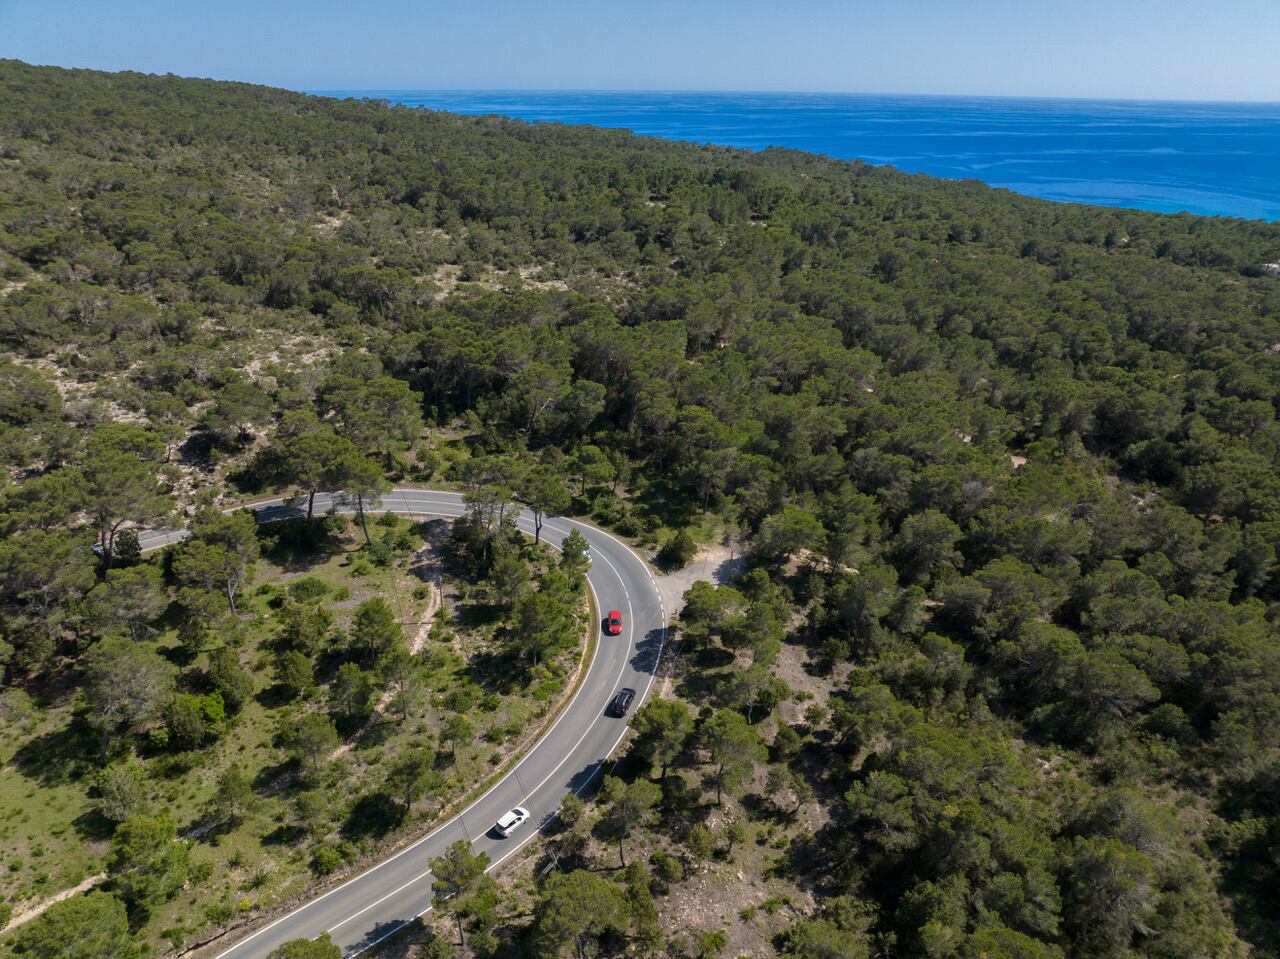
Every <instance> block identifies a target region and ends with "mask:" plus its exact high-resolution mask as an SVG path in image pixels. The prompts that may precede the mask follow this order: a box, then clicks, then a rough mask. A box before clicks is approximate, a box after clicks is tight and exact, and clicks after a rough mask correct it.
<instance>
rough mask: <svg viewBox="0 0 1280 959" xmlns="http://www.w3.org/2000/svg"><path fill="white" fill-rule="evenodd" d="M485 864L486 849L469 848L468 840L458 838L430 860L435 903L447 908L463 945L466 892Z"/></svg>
mask: <svg viewBox="0 0 1280 959" xmlns="http://www.w3.org/2000/svg"><path fill="white" fill-rule="evenodd" d="M488 868H489V856H488V854H487V853H483V852H482V853H480V854H479V855H477V854H475V853H473V852H472V851H471V843H469V842H467V841H466V840H465V839H459V840H458V841H457V842H455V843H454V844H453V845H451V846H450V847H449V848H448V849H446V850H445V851H444V855H442V856H437V857H436V858H435V859H432V860H431V873H432V876H433V878H432V882H431V888H432V893H433V898H434V902H435V904H436V907H437V908H439V909H441V910H445V911H448V912H451V913H452V914H453V916H454V918H455V919H456V920H457V922H458V943H459V945H466V938H465V936H464V934H463V931H462V919H463V915H464V913H465V912H466V908H467V901H466V900H467V895H468V894H469V893H470V892H471V891H472V890H473V889H475V887H476V884H477V883H479V881H480V878H481V877H482V876H483V875H484V873H485V870H486V869H488Z"/></svg>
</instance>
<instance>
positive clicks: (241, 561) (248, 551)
mask: <svg viewBox="0 0 1280 959" xmlns="http://www.w3.org/2000/svg"><path fill="white" fill-rule="evenodd" d="M190 530H191V535H190V537H188V538H187V539H186V540H185V541H184V542H182V543H181V544H179V545H178V547H177V548H176V550H175V554H174V559H173V570H174V574H175V575H176V576H177V577H178V579H179V580H180V581H182V582H184V583H185V584H186V585H188V586H199V587H201V588H203V589H204V590H205V591H206V592H212V591H213V590H214V589H215V588H216V589H218V590H219V591H221V592H222V593H223V594H224V595H225V596H226V598H227V603H228V605H229V606H230V607H231V612H233V613H235V612H236V611H237V610H236V597H237V596H239V594H240V588H241V587H242V586H243V585H244V584H245V583H247V582H248V581H249V578H250V577H251V575H252V573H253V564H254V562H255V561H256V560H257V558H258V553H259V548H258V531H257V521H256V519H255V517H254V515H253V513H252V512H249V511H247V510H237V511H235V512H232V513H223V512H220V511H219V510H216V509H213V508H212V507H210V508H207V509H204V510H201V511H200V512H199V513H197V514H196V515H195V517H194V518H193V519H192V521H191V526H190Z"/></svg>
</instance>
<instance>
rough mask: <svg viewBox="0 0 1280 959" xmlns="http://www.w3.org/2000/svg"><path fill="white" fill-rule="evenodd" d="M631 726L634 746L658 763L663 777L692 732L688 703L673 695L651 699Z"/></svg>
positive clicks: (637, 714)
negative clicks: (667, 697)
mask: <svg viewBox="0 0 1280 959" xmlns="http://www.w3.org/2000/svg"><path fill="white" fill-rule="evenodd" d="M631 726H632V728H633V729H634V730H635V731H636V748H637V749H638V750H639V751H640V754H641V755H643V756H644V757H645V758H647V759H648V760H649V761H650V762H651V763H657V764H658V766H659V767H660V768H661V778H663V779H666V778H667V768H668V767H669V766H670V765H671V763H673V762H674V761H675V760H676V758H677V757H678V756H679V755H680V753H681V752H683V751H684V748H685V744H686V743H687V742H688V741H689V736H690V734H691V733H692V732H693V714H692V713H690V712H689V707H688V706H687V705H685V704H684V703H683V702H681V701H679V700H676V699H651V700H649V701H648V702H647V703H645V704H644V705H643V706H641V707H640V710H639V712H637V713H636V717H635V719H634V720H632V722H631Z"/></svg>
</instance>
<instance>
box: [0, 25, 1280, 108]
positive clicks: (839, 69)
mask: <svg viewBox="0 0 1280 959" xmlns="http://www.w3.org/2000/svg"><path fill="white" fill-rule="evenodd" d="M0 56H3V57H16V58H18V59H22V60H27V61H29V62H33V63H52V64H59V65H63V66H85V67H97V68H101V69H108V70H119V69H134V70H141V71H146V72H157V73H163V72H172V73H179V74H184V75H190V76H207V77H216V78H220V79H238V80H248V81H253V82H258V83H269V84H273V85H277V86H285V87H291V88H294V89H302V90H317V89H328V90H332V89H383V90H388V89H432V88H434V89H440V88H462V89H466V88H489V89H504V88H505V89H556V88H567V89H640V90H793V91H805V90H813V91H831V92H837V91H840V92H843V91H848V92H870V93H942V94H982V95H1008V96H1064V97H1116V98H1149V99H1199V100H1268V101H1280V0H1160V2H1157V0H790V2H786V0H772V2H764V0H716V2H711V0H631V2H621V0H526V2H515V0H420V2H407V0H364V2H361V0H346V2H334V0H305V2H304V0H201V2H197V0H187V2H179V0H0Z"/></svg>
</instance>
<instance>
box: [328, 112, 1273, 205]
mask: <svg viewBox="0 0 1280 959" xmlns="http://www.w3.org/2000/svg"><path fill="white" fill-rule="evenodd" d="M307 92H309V93H313V94H315V95H319V96H329V97H338V98H368V99H378V100H386V101H388V102H391V103H395V104H400V105H404V106H411V107H424V108H429V109H438V110H445V111H448V112H452V113H460V114H467V115H501V116H507V117H511V118H515V119H521V120H526V121H529V122H556V123H571V124H587V125H592V126H599V127H608V128H614V129H627V130H631V131H633V132H634V133H636V134H638V135H642V136H657V137H663V138H666V139H673V140H683V141H686V142H694V143H711V144H716V145H722V146H730V147H739V148H745V149H751V150H760V149H764V148H766V147H770V146H774V147H783V148H787V149H796V150H804V151H807V152H812V153H818V154H823V155H826V156H830V157H834V158H836V159H840V160H863V161H865V162H867V163H872V164H876V165H887V166H892V167H895V168H896V169H899V170H903V171H904V172H908V173H922V174H927V175H930V176H934V177H938V178H941V179H950V180H957V179H976V180H981V181H983V182H985V183H987V184H988V185H990V186H993V187H998V188H1003V189H1009V190H1013V191H1014V192H1017V193H1021V194H1023V195H1026V196H1031V197H1037V198H1040V199H1045V200H1053V201H1058V202H1070V203H1080V204H1087V205H1095V206H1109V207H1120V208H1130V209H1138V210H1146V211H1150V212H1157V213H1180V212H1185V213H1192V214H1195V215H1200V216H1231V217H1239V218H1244V219H1253V220H1266V221H1280V177H1277V176H1276V175H1275V172H1274V171H1276V170H1280V102H1270V101H1207V100H1205V101H1196V100H1133V99H1107V98H1077V97H1029V96H992V95H962V94H914V93H893V94H887V93H884V94H882V93H872V94H854V93H814V92H802V93H782V92H769V91H762V92H745V91H675V90H668V91H663V90H561V89H551V90H531V89H505V90H504V89H420V90H414V89H391V88H384V89H372V88H371V89H363V90H355V89H349V90H336V89H316V90H309V91H307Z"/></svg>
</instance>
